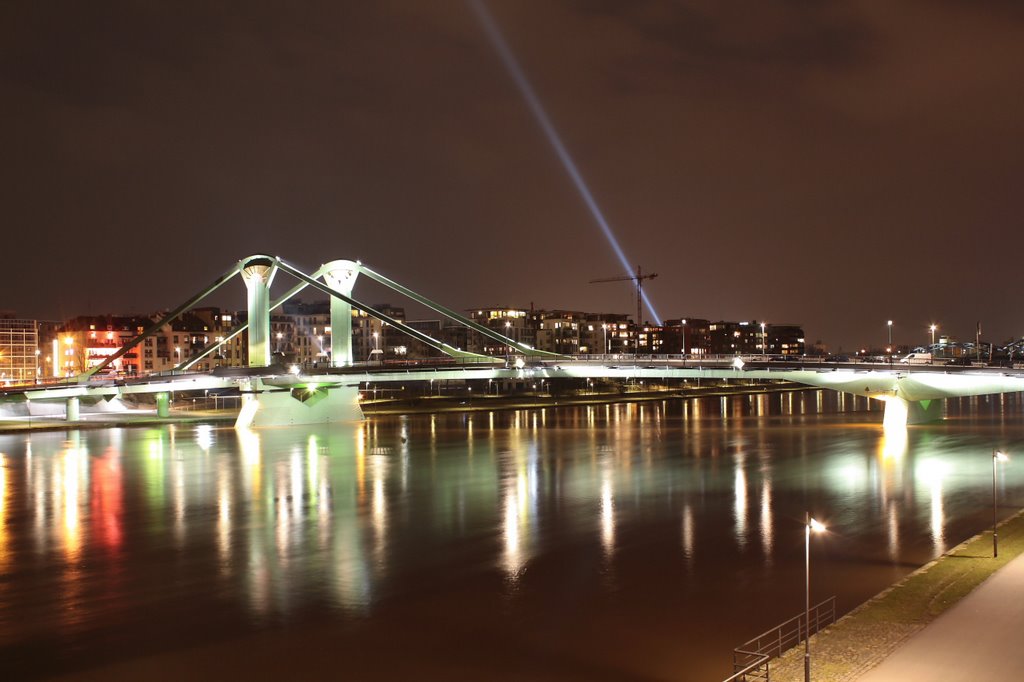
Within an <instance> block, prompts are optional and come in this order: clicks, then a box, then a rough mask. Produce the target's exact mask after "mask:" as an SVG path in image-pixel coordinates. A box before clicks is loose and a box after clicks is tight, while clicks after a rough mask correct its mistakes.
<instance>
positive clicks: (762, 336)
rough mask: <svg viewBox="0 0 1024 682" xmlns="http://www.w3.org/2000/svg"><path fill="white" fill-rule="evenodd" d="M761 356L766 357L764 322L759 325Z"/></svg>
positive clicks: (766, 344) (766, 343)
mask: <svg viewBox="0 0 1024 682" xmlns="http://www.w3.org/2000/svg"><path fill="white" fill-rule="evenodd" d="M761 355H768V339H767V338H766V337H765V335H764V322H762V323H761Z"/></svg>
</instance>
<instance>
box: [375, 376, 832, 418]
mask: <svg viewBox="0 0 1024 682" xmlns="http://www.w3.org/2000/svg"><path fill="white" fill-rule="evenodd" d="M806 390H817V389H815V388H813V387H808V386H802V385H800V384H792V383H788V382H786V383H779V384H756V385H735V384H734V385H728V386H702V387H699V388H698V387H689V388H686V389H680V388H679V387H678V386H677V387H673V388H665V389H652V390H643V391H639V390H628V391H624V392H615V393H567V394H547V393H530V394H522V395H480V396H468V395H466V394H460V395H456V396H421V397H418V398H413V399H409V400H401V399H392V398H388V399H381V400H372V399H370V400H365V399H364V400H363V402H362V403H361V406H362V408H363V413H364V414H366V415H367V416H371V415H378V414H379V415H385V414H425V413H426V414H429V413H431V412H476V411H488V410H523V409H532V408H539V407H559V406H565V405H607V404H612V403H635V402H645V401H651V400H671V399H675V398H716V397H721V396H730V395H757V394H760V393H789V392H793V391H806Z"/></svg>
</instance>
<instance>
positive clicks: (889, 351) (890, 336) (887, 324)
mask: <svg viewBox="0 0 1024 682" xmlns="http://www.w3.org/2000/svg"><path fill="white" fill-rule="evenodd" d="M885 324H886V326H887V327H888V328H889V346H888V349H887V351H886V352H888V353H889V362H890V363H892V320H889V321H888V322H886V323H885Z"/></svg>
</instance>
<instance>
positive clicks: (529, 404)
mask: <svg viewBox="0 0 1024 682" xmlns="http://www.w3.org/2000/svg"><path fill="white" fill-rule="evenodd" d="M809 390H817V389H814V388H811V387H807V386H802V385H799V384H791V383H788V382H787V383H778V384H753V385H747V384H745V385H735V384H734V385H726V386H702V387H688V388H686V389H680V388H679V387H674V388H666V389H653V390H644V391H637V390H628V391H624V392H615V393H582V394H565V395H559V394H555V395H551V394H547V393H530V394H521V395H478V396H470V395H465V394H462V395H455V396H419V397H416V398H410V399H398V398H381V399H378V400H374V399H373V398H369V399H366V398H364V399H363V401H362V402H361V403H360V407H362V410H363V414H365V415H366V416H367V417H372V416H375V415H395V414H429V413H433V412H480V411H490V410H523V409H536V408H547V407H559V406H569V405H605V404H612V403H632V402H645V401H652V400H672V399H682V398H705V397H708V398H710V397H720V396H730V395H756V394H760V393H788V392H793V391H809ZM364 395H365V394H364ZM237 416H238V410H237V409H234V408H232V409H217V410H193V409H187V410H180V411H179V410H176V409H172V410H171V414H170V416H168V417H158V416H156V414H155V413H154V411H152V410H129V411H128V412H105V413H98V414H84V415H82V419H81V420H80V421H77V422H73V423H72V422H66V421H64V420H63V419H61V418H54V417H35V418H31V419H30V418H27V417H22V418H18V419H5V420H0V433H21V432H32V431H69V430H74V429H105V428H125V427H133V426H139V427H141V426H159V425H164V424H197V423H231V422H234V421H235V419H236V417H237Z"/></svg>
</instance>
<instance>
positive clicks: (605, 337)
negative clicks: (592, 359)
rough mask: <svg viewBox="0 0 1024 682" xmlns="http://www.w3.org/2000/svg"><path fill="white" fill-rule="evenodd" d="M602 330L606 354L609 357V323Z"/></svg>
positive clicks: (603, 325) (602, 326)
mask: <svg viewBox="0 0 1024 682" xmlns="http://www.w3.org/2000/svg"><path fill="white" fill-rule="evenodd" d="M601 329H603V330H604V354H605V355H608V323H607V322H606V323H604V324H602V325H601Z"/></svg>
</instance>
